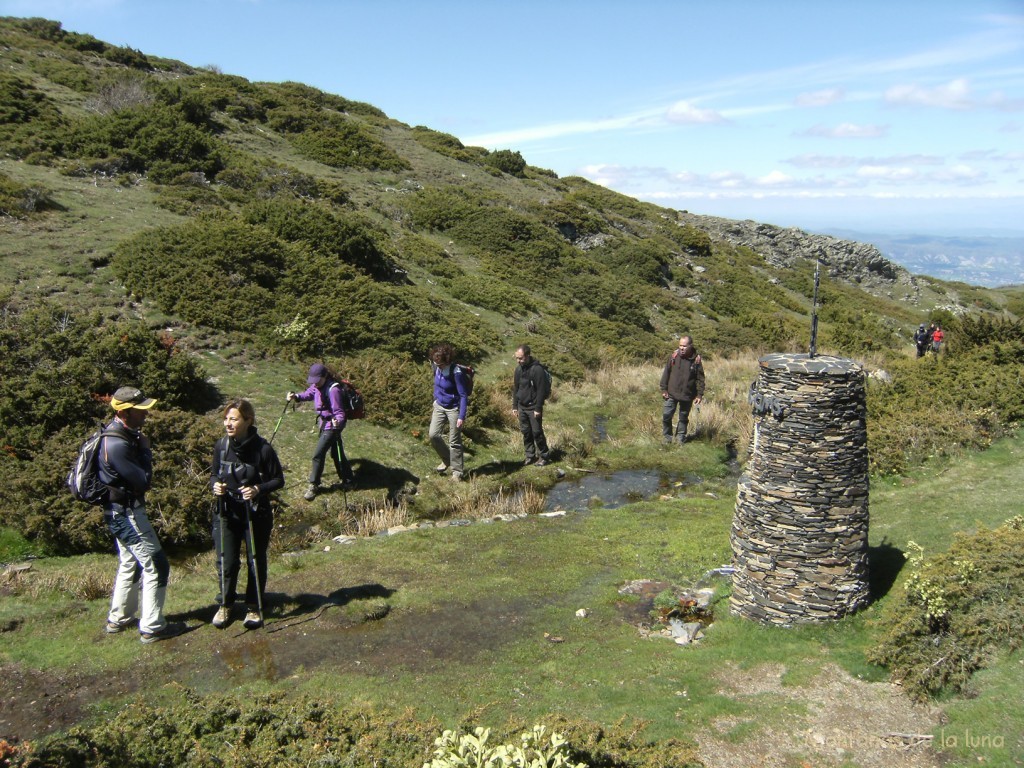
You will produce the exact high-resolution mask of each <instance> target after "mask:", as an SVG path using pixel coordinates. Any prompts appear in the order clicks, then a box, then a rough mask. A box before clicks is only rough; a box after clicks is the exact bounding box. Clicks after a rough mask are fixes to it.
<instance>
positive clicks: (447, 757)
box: [423, 725, 587, 768]
mask: <svg viewBox="0 0 1024 768" xmlns="http://www.w3.org/2000/svg"><path fill="white" fill-rule="evenodd" d="M490 735H491V729H490V728H480V727H477V728H474V729H473V733H463V734H458V735H457V734H456V733H455V732H454V731H445V732H444V733H442V734H441V735H440V736H438V737H437V738H436V739H434V758H433V759H432V760H431V761H430V762H428V763H424V764H423V768H460V767H463V766H464V767H465V768H587V765H586V763H574V762H572V760H571V759H570V754H571V752H570V748H569V746H568V744H567V743H566V741H565V738H564V737H563V736H562V735H561V734H560V733H551V735H550V736H548V734H547V727H546V726H543V725H535V726H534V727H533V730H532V731H527V732H526V733H524V734H523V735H522V736H521V738H520V743H519V744H518V745H516V744H500V745H498V746H491V745H490V744H488V743H487V740H488V739H489V738H490ZM545 737H547V738H545Z"/></svg>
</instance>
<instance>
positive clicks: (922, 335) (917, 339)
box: [914, 323, 932, 357]
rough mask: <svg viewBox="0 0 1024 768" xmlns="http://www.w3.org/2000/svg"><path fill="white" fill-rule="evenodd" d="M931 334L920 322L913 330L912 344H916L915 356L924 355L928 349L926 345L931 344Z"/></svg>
mask: <svg viewBox="0 0 1024 768" xmlns="http://www.w3.org/2000/svg"><path fill="white" fill-rule="evenodd" d="M931 343H932V335H931V333H930V332H929V331H928V329H927V328H925V327H924V323H921V324H920V325H919V326H918V327H917V330H916V331H915V332H914V344H916V345H917V356H918V357H924V355H925V353H926V352H927V351H928V347H929V346H931Z"/></svg>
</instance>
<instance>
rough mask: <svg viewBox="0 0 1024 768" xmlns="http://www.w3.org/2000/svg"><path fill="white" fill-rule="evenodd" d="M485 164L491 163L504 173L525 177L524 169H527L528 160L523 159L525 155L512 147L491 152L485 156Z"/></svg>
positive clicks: (490, 164)
mask: <svg viewBox="0 0 1024 768" xmlns="http://www.w3.org/2000/svg"><path fill="white" fill-rule="evenodd" d="M484 165H489V166H491V167H492V168H497V169H498V170H499V171H501V172H502V173H507V174H508V175H509V176H516V177H519V178H522V177H523V171H525V170H526V161H525V160H524V159H523V156H522V155H521V154H519V153H518V152H513V151H512V150H511V149H499V150H497V151H495V152H491V153H490V154H489V155H487V157H485V158H484Z"/></svg>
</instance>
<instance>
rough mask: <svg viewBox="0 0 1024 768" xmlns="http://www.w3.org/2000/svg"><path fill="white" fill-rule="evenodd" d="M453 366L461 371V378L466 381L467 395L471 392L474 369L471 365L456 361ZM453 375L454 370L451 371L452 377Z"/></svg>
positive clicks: (474, 376)
mask: <svg viewBox="0 0 1024 768" xmlns="http://www.w3.org/2000/svg"><path fill="white" fill-rule="evenodd" d="M455 367H456V368H457V369H458V370H460V371H462V380H463V381H464V382H466V397H469V396H470V395H472V394H473V379H474V378H476V371H475V370H474V369H473V366H471V365H462V364H461V363H456V364H455ZM454 376H455V372H454V371H453V372H452V377H453V378H454Z"/></svg>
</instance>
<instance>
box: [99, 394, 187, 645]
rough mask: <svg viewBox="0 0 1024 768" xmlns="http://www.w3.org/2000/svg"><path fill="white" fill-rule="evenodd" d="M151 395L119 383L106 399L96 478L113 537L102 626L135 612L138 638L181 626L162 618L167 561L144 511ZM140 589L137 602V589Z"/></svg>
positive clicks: (126, 620)
mask: <svg viewBox="0 0 1024 768" xmlns="http://www.w3.org/2000/svg"><path fill="white" fill-rule="evenodd" d="M155 404H156V400H154V399H153V398H151V397H146V396H145V395H143V394H142V392H140V391H139V390H138V389H136V388H135V387H121V388H120V389H119V390H117V391H116V392H115V393H114V396H113V397H112V398H111V400H110V407H111V408H113V409H114V420H113V421H112V422H111V423H110V424H109V425H108V426H107V428H106V430H105V433H104V437H103V443H102V445H101V447H100V452H99V457H98V458H99V467H98V469H99V478H100V480H101V481H102V482H103V483H105V484H106V485H107V487H108V489H109V490H108V493H107V499H106V501H104V502H103V516H104V519H105V520H106V522H107V527H108V528H109V529H110V532H111V533H112V534H113V535H114V539H115V541H116V542H117V554H118V567H117V577H116V578H115V580H114V593H113V596H112V597H111V600H110V613H109V614H108V615H107V632H108V633H110V634H113V633H116V632H121V631H122V630H124V629H126V628H127V627H128V626H129V625H131V623H132V622H133V620H134V617H135V613H136V611H140V607H141V611H140V612H139V634H140V638H141V640H142V642H144V643H153V642H156V641H157V640H163V639H164V638H167V637H173V636H174V635H177V634H180V633H181V631H182V629H183V627H181V625H177V624H168V623H167V620H166V619H165V618H164V598H165V596H166V593H167V580H168V578H169V576H170V573H171V565H170V563H169V562H168V560H167V555H166V554H165V553H164V551H163V548H162V547H161V546H160V540H159V539H158V538H157V535H156V532H155V531H154V530H153V526H152V525H151V524H150V522H149V517H148V516H147V515H146V491H147V490H149V487H150V484H151V483H152V481H153V451H152V448H151V447H150V444H149V438H148V437H146V436H145V435H144V434H142V425H143V424H145V423H146V415H147V414H148V413H149V409H150V408H152V407H153V406H154V405H155ZM140 591H141V593H142V595H141V598H142V599H141V606H140V600H139V593H140Z"/></svg>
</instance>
